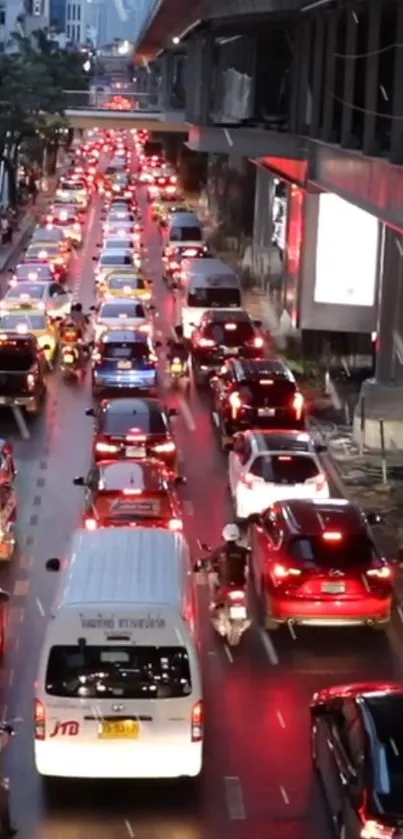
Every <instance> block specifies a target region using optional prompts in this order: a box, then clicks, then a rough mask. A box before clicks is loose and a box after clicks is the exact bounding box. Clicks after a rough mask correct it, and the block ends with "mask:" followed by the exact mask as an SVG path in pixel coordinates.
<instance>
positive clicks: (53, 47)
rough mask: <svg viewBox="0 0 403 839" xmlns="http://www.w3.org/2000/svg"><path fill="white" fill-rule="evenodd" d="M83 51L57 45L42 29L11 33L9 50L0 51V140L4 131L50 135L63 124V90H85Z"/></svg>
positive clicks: (86, 80)
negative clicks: (66, 48) (28, 34)
mask: <svg viewBox="0 0 403 839" xmlns="http://www.w3.org/2000/svg"><path fill="white" fill-rule="evenodd" d="M84 63H85V56H84V54H83V53H80V52H78V51H77V52H76V51H72V50H64V49H61V48H60V47H59V46H58V44H57V43H55V42H53V41H51V40H50V39H49V37H48V34H47V32H46V31H43V30H38V31H37V32H34V33H33V34H32V35H31V36H30V37H29V38H28V37H24V36H22V35H20V34H18V33H14V35H13V38H12V50H11V52H9V53H7V54H2V55H0V143H1V141H4V137H5V134H6V132H9V131H11V132H12V133H13V134H14V135H15V136H17V137H27V136H28V137H29V136H32V135H33V134H35V133H37V132H40V133H43V135H44V137H46V138H50V136H51V135H52V134H54V132H55V130H56V129H57V128H60V127H63V126H65V125H66V122H65V119H64V108H65V106H66V99H65V94H64V91H65V90H86V89H87V88H88V84H89V75H88V73H86V72H85V70H84V66H83V65H84Z"/></svg>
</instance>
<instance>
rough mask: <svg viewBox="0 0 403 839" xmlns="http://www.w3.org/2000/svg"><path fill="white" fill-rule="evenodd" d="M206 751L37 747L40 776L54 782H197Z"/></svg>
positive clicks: (47, 744)
mask: <svg viewBox="0 0 403 839" xmlns="http://www.w3.org/2000/svg"><path fill="white" fill-rule="evenodd" d="M122 745H123V746H124V748H122ZM202 751H203V749H202V745H201V744H199V743H189V744H187V745H181V744H180V743H179V744H177V743H175V744H172V743H171V744H169V745H168V743H167V744H166V745H164V744H162V745H159V746H153V745H150V744H147V745H143V746H141V744H140V743H139V742H136V743H135V744H132V745H127V744H113V743H108V744H106V747H105V744H101V745H100V744H99V743H98V742H97V741H95V742H94V743H91V744H89V745H87V746H84V745H83V746H81V745H78V744H77V743H75V744H67V743H66V744H59V743H50V742H49V741H45V742H43V743H41V742H37V741H36V742H35V745H34V755H35V766H36V769H37V771H38V773H39V775H42V776H44V777H54V778H99V779H101V778H121V779H123V778H154V779H157V778H166V779H169V778H196V777H197V776H198V775H200V772H201V770H202V762H203V755H202Z"/></svg>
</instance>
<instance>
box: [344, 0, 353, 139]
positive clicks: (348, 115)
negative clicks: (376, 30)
mask: <svg viewBox="0 0 403 839" xmlns="http://www.w3.org/2000/svg"><path fill="white" fill-rule="evenodd" d="M344 15H345V16H346V19H347V27H346V28H347V33H346V45H345V53H346V55H350V56H351V55H356V53H357V20H356V18H355V15H353V13H352V10H351V9H349V8H348V9H345V10H344ZM355 71H356V60H355V58H350V59H349V60H348V61H345V69H344V86H343V102H344V103H345V104H344V105H343V110H342V121H341V145H342V146H345V147H347V148H348V147H349V146H350V145H351V136H352V129H353V108H352V107H351V104H350V103H352V102H354V83H355Z"/></svg>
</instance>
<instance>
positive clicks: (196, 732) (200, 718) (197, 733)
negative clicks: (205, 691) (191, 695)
mask: <svg viewBox="0 0 403 839" xmlns="http://www.w3.org/2000/svg"><path fill="white" fill-rule="evenodd" d="M203 733H204V705H203V702H202V700H201V699H200V701H199V702H196V704H195V705H193V708H192V715H191V738H192V743H201V741H202V740H203Z"/></svg>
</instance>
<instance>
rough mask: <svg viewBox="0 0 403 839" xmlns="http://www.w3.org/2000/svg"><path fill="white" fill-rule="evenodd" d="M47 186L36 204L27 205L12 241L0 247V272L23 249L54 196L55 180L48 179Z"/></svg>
mask: <svg viewBox="0 0 403 839" xmlns="http://www.w3.org/2000/svg"><path fill="white" fill-rule="evenodd" d="M47 186H48V188H47V190H46V192H40V193H39V195H38V198H37V200H36V204H29V205H27V208H26V212H25V213H24V214H23V216H22V217H21V219H20V221H19V224H18V229H17V230H16V231H15V233H14V235H13V238H12V241H11V242H10V243H9V244H7V245H1V246H0V272H3V271H5V270H6V269H7V268H8V265H9V263H10V262H11V260H12V258H13V256H14V254H15V253H16V252H17V251H19V250H20V249H21V247H23V245H24V244H25V243H26V241H27V240H28V238H29V236H30V235H31V233H32V231H33V229H34V227H35V225H36V224H37V222H38V221H39V219H40V218H41V216H42V214H43V213H44V211H45V209H46V207H47V205H48V203H49V201H50V200H51V198H52V196H53V194H54V191H55V188H56V178H49V179H48V181H47Z"/></svg>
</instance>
